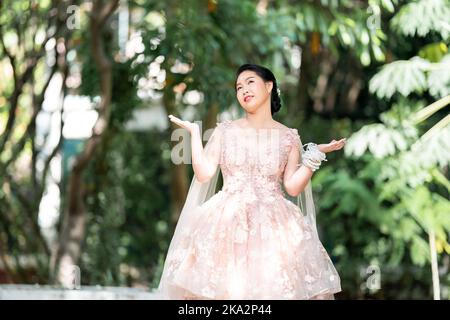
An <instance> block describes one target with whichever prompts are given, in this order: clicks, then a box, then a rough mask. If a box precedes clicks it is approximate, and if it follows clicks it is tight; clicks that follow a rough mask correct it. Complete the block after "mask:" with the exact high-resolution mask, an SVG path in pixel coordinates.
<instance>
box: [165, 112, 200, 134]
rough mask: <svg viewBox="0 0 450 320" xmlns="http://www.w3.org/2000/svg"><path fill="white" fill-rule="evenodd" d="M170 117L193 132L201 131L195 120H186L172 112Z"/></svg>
mask: <svg viewBox="0 0 450 320" xmlns="http://www.w3.org/2000/svg"><path fill="white" fill-rule="evenodd" d="M169 119H170V121H172V122H173V123H175V124H176V125H179V126H180V127H182V128H184V129H186V130H188V131H189V132H190V133H191V134H192V132H194V131H197V132H199V131H200V128H199V126H198V124H196V123H194V122H190V121H186V120H181V119H179V118H177V117H175V116H173V115H171V114H169Z"/></svg>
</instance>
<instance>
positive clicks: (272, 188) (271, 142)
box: [217, 120, 300, 201]
mask: <svg viewBox="0 0 450 320" xmlns="http://www.w3.org/2000/svg"><path fill="white" fill-rule="evenodd" d="M217 128H218V129H219V130H220V133H221V152H220V168H221V171H222V175H223V179H224V184H223V188H222V189H223V191H226V192H228V193H245V194H246V195H253V197H254V198H257V199H259V200H261V199H265V200H269V201H270V200H271V198H272V197H273V196H277V195H282V188H281V187H282V181H283V173H284V169H285V167H286V164H287V161H288V156H289V153H290V151H291V148H292V147H293V146H295V145H297V146H299V145H300V136H299V134H298V131H297V129H291V128H279V129H278V128H277V129H258V130H256V129H246V128H241V127H239V126H238V125H237V124H235V123H233V122H231V121H229V120H226V121H224V122H221V123H218V127H217Z"/></svg>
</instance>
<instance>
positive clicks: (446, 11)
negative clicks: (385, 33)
mask: <svg viewBox="0 0 450 320" xmlns="http://www.w3.org/2000/svg"><path fill="white" fill-rule="evenodd" d="M449 16H450V3H449V2H448V0H415V1H411V2H410V3H408V4H406V5H404V6H402V7H401V8H400V10H399V12H398V13H397V14H396V15H395V17H394V18H393V19H392V20H391V25H392V27H393V28H394V29H395V30H397V31H398V32H400V33H402V34H404V35H406V36H415V35H418V36H420V37H425V36H427V35H429V34H430V33H432V32H436V33H438V34H440V36H441V37H442V38H443V39H448V37H449V36H450V24H449V23H448V17H449Z"/></svg>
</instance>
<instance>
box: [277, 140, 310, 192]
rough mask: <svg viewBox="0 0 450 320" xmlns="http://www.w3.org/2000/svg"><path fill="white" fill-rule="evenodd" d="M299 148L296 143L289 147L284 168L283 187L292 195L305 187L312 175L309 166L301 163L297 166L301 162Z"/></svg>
mask: <svg viewBox="0 0 450 320" xmlns="http://www.w3.org/2000/svg"><path fill="white" fill-rule="evenodd" d="M299 148H300V147H299V145H298V144H296V145H294V146H293V147H292V148H291V151H290V152H289V157H288V161H287V164H286V168H285V170H284V177H283V182H284V188H285V190H286V192H287V193H288V194H289V195H290V196H292V197H296V196H298V195H299V194H300V193H301V192H302V191H303V190H304V189H305V187H306V185H307V184H308V182H309V180H310V179H311V177H312V175H313V171H312V170H311V169H310V168H308V167H306V166H303V165H301V166H300V167H299V166H298V164H299V163H301V159H300V149H299Z"/></svg>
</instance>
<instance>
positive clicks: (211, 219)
mask: <svg viewBox="0 0 450 320" xmlns="http://www.w3.org/2000/svg"><path fill="white" fill-rule="evenodd" d="M235 84H236V97H237V99H238V101H239V104H240V105H241V106H242V108H244V110H245V112H246V114H245V117H243V118H240V119H237V120H234V121H230V120H225V121H223V122H220V123H218V124H217V126H216V127H215V128H214V130H213V132H212V135H211V136H210V138H209V140H208V142H207V144H206V145H205V147H203V144H202V139H201V133H200V128H199V126H198V125H197V124H196V123H192V122H189V121H183V120H181V119H179V118H177V117H175V116H172V115H169V118H170V120H171V121H172V122H174V123H176V124H177V125H179V126H180V127H181V128H184V129H186V130H187V131H188V132H189V133H190V135H191V146H190V147H191V151H192V153H191V154H192V165H193V169H194V178H193V180H192V183H191V186H190V189H189V193H188V196H187V199H186V203H185V205H184V207H183V210H182V212H181V214H180V218H179V220H178V223H177V226H176V229H175V233H174V236H173V238H172V241H171V243H170V246H169V250H168V253H167V256H166V259H165V263H164V269H163V273H162V276H161V279H160V282H159V286H158V290H157V292H158V293H159V294H160V297H161V298H162V299H187V300H188V299H199V300H202V299H217V300H219V299H220V300H228V299H242V300H244V299H266V300H280V299H334V294H335V293H337V292H339V291H341V286H340V278H339V275H338V273H337V272H336V269H335V268H334V266H333V263H332V261H331V259H330V258H329V256H328V254H327V252H326V250H325V249H324V247H323V245H322V243H321V242H320V239H319V237H318V235H317V229H316V225H315V211H314V210H315V208H314V203H313V199H312V193H311V184H310V180H311V177H312V175H313V173H314V171H316V170H317V169H319V167H320V165H321V163H322V161H326V155H325V154H326V153H329V152H332V151H336V150H340V149H342V148H343V146H344V145H345V139H341V140H338V141H336V140H332V141H331V142H330V143H328V144H320V145H316V144H314V143H309V144H307V149H306V150H303V146H302V143H301V140H300V136H299V134H298V132H297V130H296V129H291V128H288V127H286V126H284V125H282V124H281V123H279V122H277V121H275V120H274V119H273V118H272V116H273V115H274V113H275V112H277V111H278V110H279V109H280V107H281V103H280V97H279V90H278V88H277V81H276V79H275V77H274V75H273V73H272V72H271V71H270V70H269V69H267V68H265V67H262V66H259V65H253V64H245V65H242V66H241V67H240V68H239V69H238V71H237V73H236V83H235ZM219 171H220V172H222V176H223V187H222V189H221V190H220V191H218V192H217V193H215V186H216V183H217V177H218V173H219ZM283 189H284V190H283ZM285 193H287V194H288V195H289V196H291V197H294V198H296V199H297V203H295V201H294V202H293V201H290V200H289V199H288V198H287V196H286V194H285Z"/></svg>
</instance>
